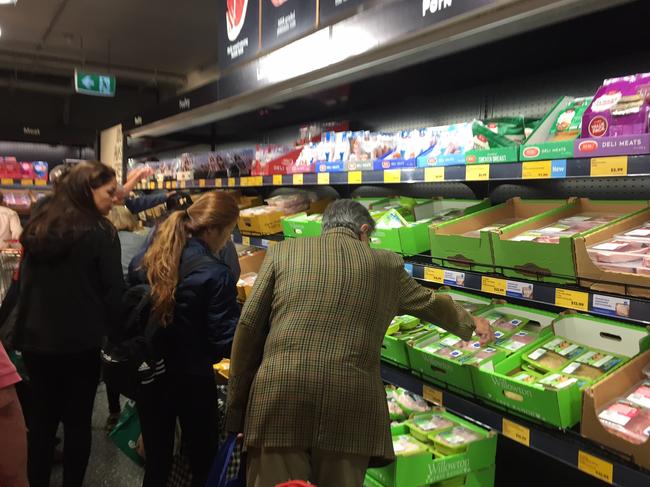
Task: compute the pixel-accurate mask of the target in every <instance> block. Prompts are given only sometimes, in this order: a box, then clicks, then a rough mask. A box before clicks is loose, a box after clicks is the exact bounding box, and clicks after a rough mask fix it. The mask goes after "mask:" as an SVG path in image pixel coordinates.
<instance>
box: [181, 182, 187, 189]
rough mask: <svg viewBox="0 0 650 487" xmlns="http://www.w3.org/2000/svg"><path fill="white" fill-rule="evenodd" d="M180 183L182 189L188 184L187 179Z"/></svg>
mask: <svg viewBox="0 0 650 487" xmlns="http://www.w3.org/2000/svg"><path fill="white" fill-rule="evenodd" d="M180 184H181V189H185V187H186V186H187V183H186V182H185V181H181V183H180Z"/></svg>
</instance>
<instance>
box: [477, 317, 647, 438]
mask: <svg viewBox="0 0 650 487" xmlns="http://www.w3.org/2000/svg"><path fill="white" fill-rule="evenodd" d="M553 332H554V334H555V335H558V336H562V337H564V338H566V339H568V340H571V341H573V342H577V343H580V344H583V345H586V346H588V347H590V348H594V349H597V350H603V351H606V352H609V353H612V354H615V355H618V356H622V357H626V358H632V357H634V356H635V355H637V354H639V353H640V352H643V351H645V350H647V349H648V348H650V335H648V332H647V330H644V329H642V328H640V327H638V326H632V325H627V324H624V323H619V322H616V321H612V320H607V319H603V318H596V317H593V316H589V315H584V314H578V313H574V314H567V315H564V316H560V317H559V318H558V319H557V320H555V321H554V322H553ZM523 364H524V361H523V354H515V355H512V356H510V357H508V358H507V359H505V360H502V361H501V362H499V363H498V364H496V365H494V366H493V367H483V366H482V367H480V368H474V369H473V371H472V372H473V381H474V392H475V394H476V395H477V396H478V397H480V398H482V399H484V400H486V401H487V402H489V403H491V404H493V405H495V406H497V407H500V408H501V409H505V410H507V411H509V412H511V413H513V414H515V415H518V416H523V417H525V418H528V419H532V420H536V421H539V422H542V423H547V424H550V425H553V426H556V427H558V428H570V427H572V426H574V425H576V424H577V423H579V422H580V414H581V409H582V391H581V390H580V388H579V387H578V385H577V384H573V385H571V386H569V387H566V388H564V389H560V390H555V389H550V388H549V389H546V388H544V386H542V385H539V384H536V383H535V384H525V383H522V382H518V381H515V380H513V379H512V378H511V377H510V376H509V374H511V373H513V372H514V371H516V370H517V369H519V368H521V366H522V365H523ZM612 373H616V372H615V370H614V371H612V372H610V374H606V375H605V376H603V377H606V376H608V375H611V374H612Z"/></svg>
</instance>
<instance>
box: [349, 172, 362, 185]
mask: <svg viewBox="0 0 650 487" xmlns="http://www.w3.org/2000/svg"><path fill="white" fill-rule="evenodd" d="M361 178H362V176H361V171H351V172H349V173H348V184H361Z"/></svg>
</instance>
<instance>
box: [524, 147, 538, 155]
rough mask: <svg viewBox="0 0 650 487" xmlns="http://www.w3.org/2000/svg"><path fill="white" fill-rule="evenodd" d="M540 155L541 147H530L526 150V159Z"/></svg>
mask: <svg viewBox="0 0 650 487" xmlns="http://www.w3.org/2000/svg"><path fill="white" fill-rule="evenodd" d="M539 153H540V150H539V147H528V148H527V149H525V150H524V157H537V156H538V155H539Z"/></svg>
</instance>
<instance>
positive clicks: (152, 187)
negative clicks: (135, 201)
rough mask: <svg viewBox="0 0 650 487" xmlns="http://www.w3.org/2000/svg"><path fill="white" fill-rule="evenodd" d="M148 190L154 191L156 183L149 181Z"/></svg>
mask: <svg viewBox="0 0 650 487" xmlns="http://www.w3.org/2000/svg"><path fill="white" fill-rule="evenodd" d="M149 189H156V183H154V182H153V181H151V182H150V183H149Z"/></svg>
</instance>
